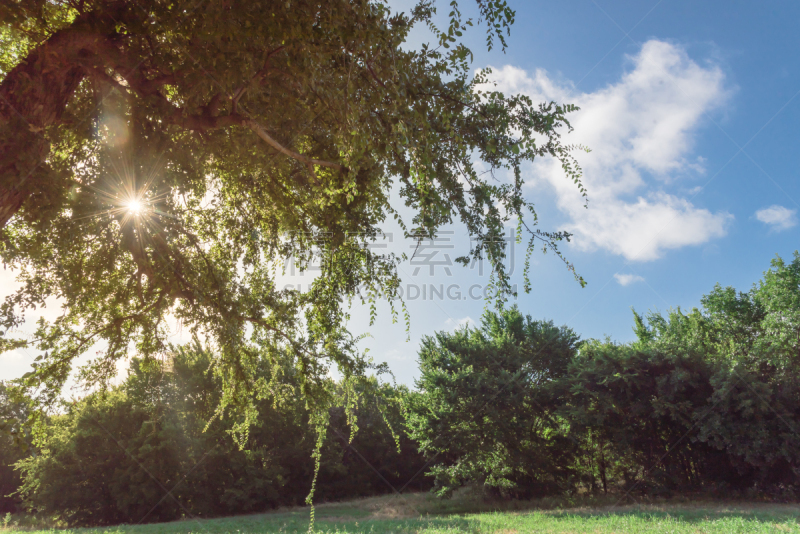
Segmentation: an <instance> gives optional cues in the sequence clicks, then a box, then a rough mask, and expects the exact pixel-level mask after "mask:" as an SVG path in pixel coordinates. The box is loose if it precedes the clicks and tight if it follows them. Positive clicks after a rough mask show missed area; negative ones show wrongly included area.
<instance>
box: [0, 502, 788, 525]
mask: <svg viewBox="0 0 800 534" xmlns="http://www.w3.org/2000/svg"><path fill="white" fill-rule="evenodd" d="M487 506H488V505H485V504H479V503H478V502H477V501H470V500H468V499H453V500H450V501H436V500H434V499H433V498H431V497H430V496H428V495H425V494H417V495H403V496H392V497H374V498H368V499H360V500H356V501H349V502H345V503H334V504H323V505H319V506H317V521H316V528H315V531H316V532H325V533H345V532H348V533H356V532H365V533H366V532H374V533H376V534H379V533H390V532H391V533H417V532H419V533H428V534H436V533H453V534H454V533H458V532H469V533H483V532H487V533H488V532H497V533H503V534H516V533H519V534H522V533H528V532H537V533H539V532H541V533H565V534H566V533H577V532H589V533H597V534H599V533H612V532H613V533H627V532H634V533H637V532H641V533H670V534H682V533H687V534H688V533H692V534H695V533H718V532H719V533H722V532H725V533H728V532H737V533H738V532H742V533H760V532H763V533H767V532H769V533H780V532H797V533H798V534H800V522H798V519H800V505H788V504H763V503H746V502H728V503H722V502H694V503H675V502H670V503H663V504H642V505H633V506H613V505H609V504H608V503H606V504H605V505H602V504H601V503H598V502H585V503H583V505H582V506H577V505H576V504H575V503H571V505H570V504H567V505H566V506H563V504H562V505H561V506H560V507H554V503H544V502H533V503H515V504H512V505H511V506H513V507H517V508H520V509H517V510H511V509H506V510H503V511H488V510H486V508H487ZM545 508H550V509H545ZM482 509H483V510H482ZM475 510H478V511H475ZM308 525H309V510H308V508H295V509H286V510H279V511H276V512H272V513H266V514H256V515H246V516H236V517H228V518H221V519H203V520H200V519H198V520H193V519H187V520H184V521H176V522H172V523H157V524H149V525H138V526H129V525H119V526H116V527H108V528H98V529H71V530H59V531H57V532H58V533H59V534H61V533H63V534H67V533H68V532H74V533H76V534H101V533H109V534H111V533H123V532H125V533H127V532H132V533H135V534H173V533H176V534H177V533H189V532H192V533H200V534H202V533H206V534H212V533H213V534H217V533H220V534H222V533H232V534H245V533H261V532H263V533H272V532H275V533H279V532H280V533H294V532H297V533H305V532H308ZM0 530H6V531H9V530H15V529H14V528H13V527H10V528H7V529H2V528H0ZM25 531H26V532H28V533H32V532H53V530H52V529H50V530H34V529H25Z"/></svg>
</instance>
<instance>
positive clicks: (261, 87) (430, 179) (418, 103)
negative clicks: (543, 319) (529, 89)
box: [0, 0, 583, 406]
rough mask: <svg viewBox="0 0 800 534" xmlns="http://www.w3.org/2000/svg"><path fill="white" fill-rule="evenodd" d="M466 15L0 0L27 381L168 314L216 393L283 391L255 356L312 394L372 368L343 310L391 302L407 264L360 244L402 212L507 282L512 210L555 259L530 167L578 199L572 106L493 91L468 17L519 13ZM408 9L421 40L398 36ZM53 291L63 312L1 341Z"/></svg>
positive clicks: (150, 340)
mask: <svg viewBox="0 0 800 534" xmlns="http://www.w3.org/2000/svg"><path fill="white" fill-rule="evenodd" d="M477 7H478V11H479V13H480V15H479V20H475V21H473V20H471V19H467V18H465V17H464V16H463V15H462V13H461V11H460V8H459V5H458V4H457V3H456V2H455V1H454V2H451V4H450V5H449V7H448V9H449V10H450V12H449V16H448V17H447V22H446V24H445V27H443V28H440V27H437V26H436V25H435V24H434V18H435V13H436V5H435V3H434V2H433V1H432V0H420V1H419V2H418V3H417V4H416V5H415V7H414V8H413V9H412V10H411V11H410V12H409V13H395V12H392V11H391V10H390V9H389V7H388V6H387V5H386V4H385V3H383V2H380V1H367V0H329V1H326V2H314V1H309V0H291V1H283V0H282V1H277V0H262V1H250V2H231V1H230V0H196V1H194V2H173V1H164V0H141V1H135V2H133V1H126V0H66V1H44V0H2V2H0V20H2V29H1V30H0V32H1V33H0V50H2V53H0V76H1V77H2V80H1V81H0V236H2V237H1V241H0V243H1V244H0V257H2V261H3V263H4V265H5V266H6V267H8V268H11V269H13V270H14V272H15V273H17V274H18V279H19V281H20V282H21V288H20V289H19V290H18V291H16V292H15V293H14V294H12V295H11V296H10V297H8V298H7V299H6V301H5V302H4V304H3V305H2V308H0V325H2V327H3V329H4V330H5V333H6V335H5V337H4V338H0V339H2V347H1V348H3V349H6V350H8V349H11V348H15V347H19V346H28V347H33V348H36V349H38V350H39V351H41V352H42V353H43V354H42V356H41V357H40V358H37V362H36V364H35V369H34V370H33V371H32V372H31V373H29V374H28V375H27V376H26V377H25V383H26V385H27V387H28V388H29V389H30V390H31V391H33V392H36V393H37V394H38V398H39V400H40V401H41V402H43V403H45V404H46V403H48V402H52V401H53V400H54V399H55V398H56V397H57V395H58V394H59V392H60V390H61V388H62V387H63V384H64V383H65V380H66V379H67V377H68V376H69V374H70V372H71V370H72V363H73V362H74V360H75V358H76V357H78V356H80V355H82V354H85V353H86V352H87V351H88V349H89V348H90V347H101V349H102V350H101V351H100V352H98V356H97V357H96V358H95V359H94V360H92V362H91V363H90V364H89V365H87V366H86V367H84V368H83V369H82V371H81V374H80V376H81V379H82V380H84V381H86V382H88V383H90V384H103V383H106V382H107V381H108V379H109V378H110V377H111V376H113V375H114V374H115V372H116V362H117V361H118V360H119V359H121V358H126V357H128V355H129V354H130V353H134V352H135V353H136V354H138V355H139V357H142V358H148V357H153V356H155V355H158V354H159V353H164V352H165V351H167V350H168V346H167V339H166V337H167V331H168V328H167V322H166V321H167V318H168V317H172V318H174V319H175V320H176V321H179V322H180V323H181V324H182V325H183V326H184V328H185V329H187V330H188V331H190V332H191V333H192V334H194V335H197V336H198V337H200V338H201V339H203V340H204V341H205V342H207V343H209V344H210V345H211V346H213V347H214V349H215V350H214V354H216V355H217V356H216V357H215V361H214V362H213V366H214V368H215V370H216V372H218V373H219V375H220V377H221V378H222V383H223V384H225V386H224V387H225V395H224V396H223V398H222V401H221V402H222V405H223V406H224V405H226V404H231V403H245V404H247V403H249V402H251V401H252V399H255V398H263V397H265V396H267V395H274V394H275V387H274V386H275V384H277V383H279V381H280V377H279V376H273V377H271V378H265V377H263V376H259V375H258V374H257V372H256V370H257V368H258V362H259V361H262V360H269V361H273V362H277V361H281V362H282V363H281V364H280V365H274V366H273V368H274V369H280V370H284V369H287V368H289V369H293V370H294V371H293V372H295V371H296V372H297V374H298V377H300V378H298V383H299V386H298V387H300V388H301V389H302V390H303V391H304V392H305V394H306V395H307V397H308V398H309V400H310V401H311V402H316V400H315V399H317V400H319V399H322V398H325V396H326V395H327V393H326V392H327V391H328V389H326V387H321V386H323V385H324V384H326V383H328V382H329V380H330V379H329V374H328V373H329V370H330V368H331V367H332V366H336V367H338V369H339V370H340V371H341V372H342V373H343V374H344V375H345V376H359V375H361V374H362V373H363V372H364V370H365V366H366V365H367V362H366V361H365V360H364V359H363V358H362V357H360V356H359V355H358V353H357V351H356V350H355V342H356V341H357V338H354V337H353V336H351V335H350V334H349V332H348V330H347V319H348V305H349V303H351V302H352V301H353V299H355V298H361V299H362V300H364V301H369V302H371V303H373V305H374V304H375V302H376V301H377V300H378V299H379V298H381V297H382V296H386V297H396V296H397V288H398V284H399V278H398V273H397V270H396V266H397V263H398V261H400V260H401V258H400V257H397V256H395V255H391V254H385V255H381V254H378V253H376V252H375V251H373V250H371V249H370V248H369V247H368V246H367V245H368V244H369V242H370V240H373V239H375V238H376V237H378V236H380V235H381V233H382V231H384V230H385V226H386V224H387V223H388V222H389V221H391V220H392V219H394V220H396V221H397V222H398V223H399V224H400V226H401V227H402V228H403V231H404V232H405V234H406V236H409V237H410V236H413V237H416V238H421V237H423V236H433V235H434V234H435V232H436V231H437V229H439V228H440V227H441V226H442V225H445V224H449V223H451V222H458V221H460V222H461V223H463V224H464V225H465V226H466V228H467V230H468V231H469V233H470V234H471V236H472V237H473V243H475V244H474V245H473V246H472V248H471V249H470V250H469V251H465V254H464V256H463V257H461V258H459V259H460V261H461V262H462V263H466V262H468V261H470V259H474V258H488V259H489V260H490V261H491V263H492V265H493V276H494V287H495V289H496V292H497V295H499V296H500V297H501V298H502V295H503V294H506V293H507V292H508V291H510V284H509V283H508V282H509V279H508V274H507V273H506V271H505V270H504V268H503V265H502V260H503V257H504V251H503V248H504V243H502V241H501V239H500V236H501V234H502V232H503V228H504V225H506V224H507V223H508V221H510V220H511V221H513V220H515V219H516V222H517V224H518V226H519V228H520V229H522V228H524V229H527V230H528V239H529V242H528V246H529V247H530V248H533V246H534V244H535V243H537V242H540V243H541V244H542V245H543V246H544V247H545V249H551V250H554V251H555V252H556V253H557V254H559V253H558V248H557V245H558V243H559V241H561V240H563V239H565V238H567V239H568V238H569V235H568V234H566V233H561V232H546V231H542V230H539V229H538V228H537V226H536V224H537V219H536V212H535V211H534V209H533V204H532V203H531V202H530V201H529V200H527V199H526V198H525V197H524V195H523V190H522V186H523V183H524V178H523V174H522V171H523V168H522V167H523V164H524V163H525V162H530V161H532V160H533V159H534V158H537V157H545V156H547V157H554V158H557V159H558V160H560V161H561V162H562V164H563V167H564V171H565V176H566V178H567V179H571V180H574V181H575V182H576V187H577V188H578V189H579V190H580V191H582V192H583V187H582V185H581V182H580V169H579V167H578V166H577V164H576V163H575V161H574V160H573V159H572V157H571V150H572V149H573V148H575V147H571V146H568V145H565V144H563V143H562V141H561V139H560V132H561V131H563V130H564V129H568V128H569V123H568V121H567V115H568V113H569V112H570V111H573V110H574V109H575V108H574V106H570V105H559V104H556V103H545V104H535V103H533V102H532V101H531V100H530V99H529V98H527V97H525V96H519V95H510V96H509V95H504V94H502V93H500V92H497V91H495V90H493V89H492V87H491V85H486V84H487V82H488V80H489V78H488V73H487V72H486V71H473V70H472V67H471V61H472V52H471V51H470V49H469V48H468V47H467V46H466V45H465V44H464V41H463V39H464V38H465V37H464V35H465V33H464V32H466V31H467V30H468V29H469V28H470V27H472V26H476V27H481V26H482V27H484V29H485V31H486V38H487V46H488V47H489V49H492V48H493V47H496V46H499V47H500V48H503V49H504V48H505V46H506V41H505V36H506V35H507V33H508V30H509V27H510V25H511V24H512V23H513V20H514V11H513V10H512V9H510V7H509V6H508V5H507V4H506V2H505V0H494V1H490V0H477ZM419 25H424V26H427V27H428V28H429V29H430V32H431V35H432V36H433V37H432V39H431V43H430V44H428V45H424V46H421V47H419V48H418V49H409V47H408V44H407V39H408V37H409V32H410V31H411V29H412V28H413V27H415V26H419ZM481 169H489V171H488V172H481ZM495 171H503V172H508V173H509V174H508V175H509V176H511V178H510V179H502V177H500V178H498V177H497V176H495ZM393 190H395V191H399V193H400V195H399V198H397V197H395V199H394V200H392V199H390V192H392V191H393ZM401 208H402V210H404V211H403V212H404V213H406V212H407V213H411V216H410V218H405V219H404V218H403V217H401V216H400V210H401ZM406 210H407V211H406ZM315 253H320V254H321V256H322V268H321V274H320V276H318V277H316V278H315V279H314V282H313V284H312V285H311V286H310V287H309V288H308V290H307V291H303V292H301V291H298V290H287V289H283V288H281V287H279V286H278V284H277V283H276V279H277V277H278V275H279V272H280V268H279V267H277V264H278V263H279V262H281V261H283V259H285V258H287V257H289V256H294V257H295V258H296V259H298V261H299V263H300V267H301V268H303V266H308V265H309V262H310V261H311V260H312V256H313V254H315ZM559 256H560V254H559ZM562 259H563V257H562ZM565 263H566V265H567V267H568V268H569V269H571V270H572V271H573V273H574V269H572V266H571V264H569V263H567V262H566V261H565ZM576 278H578V280H579V281H580V282H581V283H582V282H583V281H582V280H581V279H580V278H579V277H577V275H576ZM359 288H360V291H359ZM51 297H57V298H58V299H60V302H62V303H63V305H64V308H63V310H64V311H63V314H62V315H61V316H60V317H58V318H57V319H56V320H54V321H51V322H48V321H41V322H40V323H39V324H38V328H37V330H36V333H35V335H34V336H32V337H31V338H29V339H23V338H14V337H13V335H12V333H13V331H14V329H15V328H18V327H19V326H20V325H22V324H23V323H24V321H25V314H26V312H29V311H30V310H31V309H33V308H36V307H40V306H43V305H44V303H45V301H46V299H48V298H51ZM391 313H392V314H395V317H396V314H397V313H398V310H396V309H394V308H392V310H391ZM287 362H288V363H289V364H290V365H288V366H287V365H286V363H287ZM281 372H283V371H281ZM318 397H319V399H318Z"/></svg>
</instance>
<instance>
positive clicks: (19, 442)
mask: <svg viewBox="0 0 800 534" xmlns="http://www.w3.org/2000/svg"><path fill="white" fill-rule="evenodd" d="M26 418H27V410H26V408H25V405H24V404H23V403H20V402H17V401H15V400H14V399H13V398H12V396H11V395H9V391H8V389H7V387H6V384H5V383H3V382H0V513H2V514H7V513H13V512H18V511H19V510H20V506H21V499H20V498H19V496H18V495H14V493H15V492H16V491H17V489H18V488H19V486H20V484H21V483H22V480H21V478H20V476H19V472H17V471H16V470H15V469H14V464H15V463H16V462H18V461H19V460H21V459H22V458H24V457H25V456H26V452H27V449H28V440H27V439H26V436H25V434H24V427H23V423H24V422H25V419H26Z"/></svg>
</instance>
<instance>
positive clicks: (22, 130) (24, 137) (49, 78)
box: [0, 3, 122, 228]
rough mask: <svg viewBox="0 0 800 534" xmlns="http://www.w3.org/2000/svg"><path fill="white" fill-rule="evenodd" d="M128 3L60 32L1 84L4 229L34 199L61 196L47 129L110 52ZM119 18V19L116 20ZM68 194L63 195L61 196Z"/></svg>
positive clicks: (0, 221) (0, 213) (0, 215)
mask: <svg viewBox="0 0 800 534" xmlns="http://www.w3.org/2000/svg"><path fill="white" fill-rule="evenodd" d="M121 14H122V3H110V4H106V5H105V6H104V9H103V10H102V11H93V12H89V13H84V14H82V15H80V16H78V17H77V18H76V19H75V21H74V22H73V24H72V25H70V26H69V27H67V28H65V29H62V30H59V31H57V32H55V33H54V34H53V35H52V36H51V37H50V38H49V39H47V41H45V42H44V43H42V44H41V45H39V46H38V47H36V48H34V49H33V50H31V52H30V53H29V54H28V55H27V56H26V57H25V59H23V60H22V61H20V63H19V64H18V65H17V66H16V67H14V68H13V69H12V70H11V71H10V72H9V73H8V74H7V75H6V77H5V78H4V79H3V80H2V82H0V228H2V227H4V226H5V225H6V223H8V221H9V220H10V219H11V218H12V217H13V216H14V215H15V214H16V213H17V212H18V211H19V210H20V208H21V207H22V206H23V204H24V203H25V201H26V200H27V199H28V198H30V197H31V196H32V195H36V194H37V193H40V192H43V193H44V194H45V195H46V196H47V197H48V199H49V201H50V202H52V201H53V200H54V198H53V195H54V194H55V196H58V193H59V192H58V191H54V190H53V188H54V187H55V188H58V187H60V186H59V185H58V184H53V183H48V182H51V181H52V177H51V173H50V172H48V171H49V167H48V165H47V157H48V155H49V154H50V145H49V143H48V141H47V139H46V137H45V135H44V133H45V129H47V128H51V127H53V126H58V125H59V124H60V123H61V121H62V117H63V115H64V111H65V110H66V107H67V104H68V103H69V101H70V99H71V98H72V96H73V94H74V93H75V90H76V89H77V88H78V86H79V85H80V84H81V82H82V81H83V80H84V79H86V77H87V75H89V73H90V67H87V65H91V64H92V63H93V62H94V61H95V59H94V58H97V57H98V51H100V50H102V49H104V48H105V49H108V46H109V43H110V42H111V39H112V37H113V35H114V28H115V24H116V23H117V20H119V16H120V15H121ZM115 15H116V16H115ZM61 194H63V191H61Z"/></svg>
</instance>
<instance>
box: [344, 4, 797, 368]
mask: <svg viewBox="0 0 800 534" xmlns="http://www.w3.org/2000/svg"><path fill="white" fill-rule="evenodd" d="M462 4H463V5H464V6H467V5H468V3H467V2H462ZM511 4H512V6H513V7H514V8H515V9H516V11H517V16H516V24H515V25H514V27H513V28H512V33H511V37H510V39H509V49H508V51H507V53H506V54H503V53H501V52H500V51H499V50H495V51H493V52H491V53H487V52H484V51H483V49H482V40H483V35H482V34H480V33H478V32H475V33H474V34H473V36H472V38H473V41H472V46H473V49H474V50H476V51H479V50H480V52H478V53H476V55H475V64H474V66H475V67H476V68H480V67H484V66H489V65H490V66H492V67H493V69H494V73H495V80H496V81H497V82H498V86H499V87H500V88H501V89H502V90H504V91H507V92H514V91H516V92H524V93H527V94H529V95H531V96H532V97H534V98H537V97H538V98H539V99H556V100H559V101H563V102H573V103H576V104H578V105H579V106H581V108H582V110H581V111H580V112H579V113H578V114H576V117H575V121H574V123H573V125H574V126H575V132H573V134H571V135H570V136H567V137H566V140H567V141H568V142H579V143H584V144H587V145H589V147H590V148H591V149H592V152H591V153H589V154H580V155H579V160H580V162H581V164H582V165H583V167H584V171H585V180H586V185H587V188H588V191H589V208H588V209H584V208H583V207H582V203H581V202H580V198H579V197H578V196H577V194H574V188H571V187H570V184H569V183H568V182H567V181H566V180H565V179H563V175H561V174H560V173H559V171H558V169H556V168H553V167H552V166H551V165H549V164H548V163H547V162H542V163H541V164H537V165H534V166H532V167H531V168H529V169H528V173H527V175H526V176H527V178H528V180H529V183H530V184H531V186H530V187H529V189H528V196H529V198H530V199H531V200H532V201H534V202H535V203H536V206H537V209H538V212H539V215H540V228H541V229H569V230H571V231H573V232H574V233H575V242H574V244H573V245H572V246H567V247H565V248H564V249H563V250H564V252H565V253H566V254H567V256H568V258H569V259H570V260H571V261H573V262H574V264H575V265H576V267H577V269H578V271H579V272H580V274H581V275H583V276H584V278H585V279H586V280H587V282H588V284H587V286H586V287H585V288H583V289H581V288H580V286H578V284H577V283H575V281H574V280H573V279H572V277H571V276H570V275H569V273H568V272H566V270H565V269H564V268H563V266H562V265H561V264H560V262H559V261H558V260H557V259H556V258H555V257H554V256H552V255H549V254H548V255H547V256H542V255H540V254H536V255H535V256H534V265H533V266H532V267H533V268H532V272H531V276H532V278H533V285H534V289H533V291H532V293H531V294H527V295H526V294H521V295H520V297H519V299H518V300H517V304H518V305H519V306H520V308H521V309H522V310H523V311H524V312H525V313H528V314H530V315H532V316H533V317H534V318H548V319H552V320H554V321H555V322H556V323H558V324H566V325H568V326H570V327H572V328H574V329H575V330H576V331H577V332H578V333H579V334H580V335H581V336H582V337H584V338H590V337H603V336H605V335H609V336H611V337H612V338H613V339H616V340H619V341H629V340H631V339H632V338H633V332H632V330H631V326H632V317H631V308H632V307H633V308H635V309H636V310H637V311H640V312H644V311H648V310H660V311H664V310H666V309H668V308H670V307H678V306H680V307H682V308H691V307H693V306H698V305H699V302H700V298H701V296H702V295H703V294H704V293H707V292H708V291H709V290H711V288H712V287H713V285H714V284H715V283H720V284H722V285H732V286H734V287H736V288H738V289H741V290H747V289H749V288H750V287H751V285H752V284H753V283H754V282H756V281H757V280H758V278H759V277H760V275H761V273H762V272H763V271H764V270H766V269H767V268H768V267H769V262H770V260H771V259H772V258H773V257H774V256H775V254H779V255H781V256H783V257H784V258H789V257H791V254H792V253H793V251H794V250H796V249H797V248H800V247H799V246H798V244H800V241H798V233H799V232H800V226H798V225H797V223H798V210H800V204H798V202H800V182H798V179H797V178H798V169H799V168H800V165H798V159H800V150H798V149H799V148H800V136H799V135H798V124H800V121H799V120H798V119H800V116H799V115H800V95H798V91H800V55H798V54H797V53H796V51H797V50H798V49H800V42H799V41H800V33H798V32H797V24H798V22H799V21H800V5H799V4H797V3H792V2H769V3H757V2H702V3H700V2H689V1H675V0H663V1H661V2H655V1H654V2H609V1H607V0H606V1H600V0H598V1H597V2H594V1H592V0H588V1H583V0H580V1H561V2H519V1H518V2H511ZM444 7H445V6H444V5H443V6H442V8H440V10H443V8H444ZM445 13H446V11H445ZM416 38H417V39H419V38H421V36H419V35H418V36H416ZM453 231H454V232H455V233H456V234H459V232H460V229H459V228H458V227H455V228H454V229H453ZM462 232H463V230H462ZM452 241H453V242H455V241H456V239H455V236H453V239H452ZM463 242H464V244H465V246H466V244H468V241H463ZM446 252H448V251H446V250H444V249H443V250H442V251H441V252H440V254H444V253H446ZM522 252H523V251H522V250H521V248H520V247H518V248H517V249H516V253H517V254H516V255H517V258H518V264H517V266H516V273H517V274H519V273H520V272H521V262H520V261H519V260H520V258H521V256H522ZM451 254H452V257H455V256H457V255H458V254H456V253H454V252H451ZM406 271H407V273H408V274H412V272H413V270H409V269H408V267H406ZM409 279H410V281H411V283H412V284H417V285H425V284H428V283H431V282H432V283H434V285H438V284H440V283H444V284H445V287H447V285H448V284H452V283H456V284H458V285H459V286H461V288H462V291H463V292H466V288H468V287H470V286H471V285H472V284H475V283H485V278H482V277H480V276H477V275H476V273H475V272H474V271H472V272H470V271H467V272H464V270H463V269H460V270H459V268H458V267H455V268H454V269H452V276H447V274H446V273H444V272H441V269H439V270H437V276H435V277H422V276H421V275H418V276H416V277H409ZM520 282H521V280H520ZM520 287H521V286H520ZM408 304H409V310H410V312H411V321H412V322H411V341H410V342H404V339H405V330H404V327H403V326H402V325H394V326H393V327H392V326H391V325H390V324H388V323H389V321H388V320H385V317H383V318H382V320H381V321H380V324H378V325H377V327H374V328H371V329H369V328H367V327H366V325H364V326H363V327H362V328H363V330H364V331H367V330H368V331H370V332H372V333H373V335H374V336H375V337H374V339H372V340H370V341H369V342H368V343H367V345H369V346H370V353H371V355H372V356H373V357H374V358H375V359H376V360H378V361H384V360H385V361H387V362H388V363H389V364H390V366H391V368H392V369H393V370H394V372H395V374H396V376H397V378H398V380H400V381H403V382H406V383H411V382H412V381H413V376H415V372H416V349H417V347H418V343H419V338H420V337H421V336H423V335H428V334H431V333H432V332H434V331H436V330H438V329H452V328H454V327H455V325H458V324H463V323H465V322H470V321H478V320H479V318H480V315H481V313H482V311H483V305H484V303H483V302H481V301H479V300H471V299H468V300H466V301H464V300H461V301H455V300H449V299H444V300H436V301H431V300H426V301H423V300H422V299H421V298H418V299H417V300H416V301H411V302H409V303H408ZM354 319H355V320H354V322H353V329H354V330H355V331H361V330H359V328H358V325H359V324H363V315H361V314H355V315H354Z"/></svg>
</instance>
